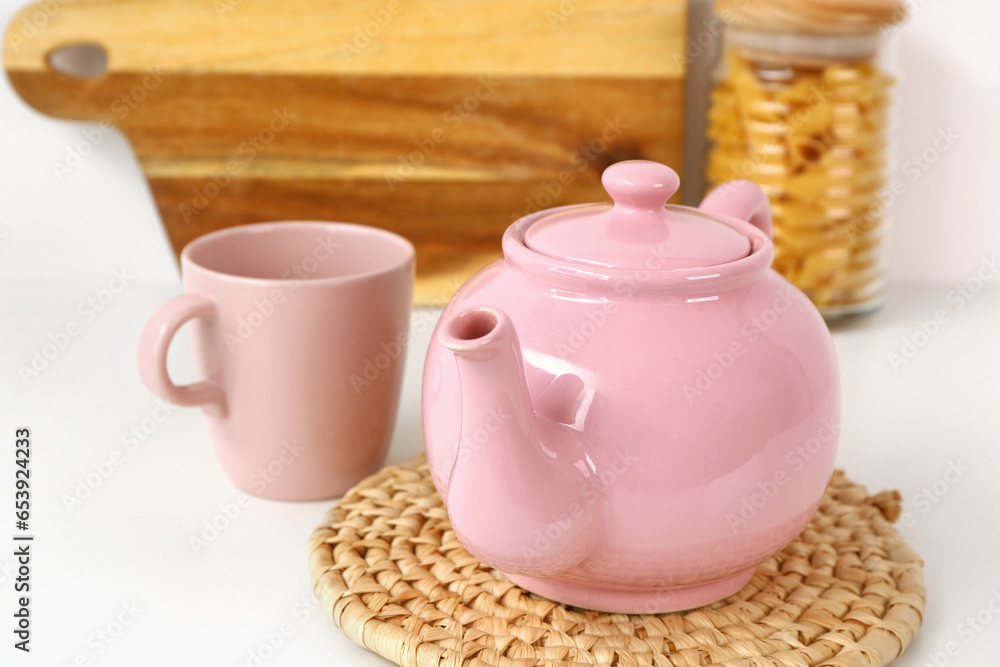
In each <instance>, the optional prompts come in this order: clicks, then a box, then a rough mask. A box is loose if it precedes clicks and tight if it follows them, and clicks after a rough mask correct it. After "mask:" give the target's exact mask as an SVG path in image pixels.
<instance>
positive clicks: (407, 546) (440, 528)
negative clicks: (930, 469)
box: [309, 456, 925, 667]
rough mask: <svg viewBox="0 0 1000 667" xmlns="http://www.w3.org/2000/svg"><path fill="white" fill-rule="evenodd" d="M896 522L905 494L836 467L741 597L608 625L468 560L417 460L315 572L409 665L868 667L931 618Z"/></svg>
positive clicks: (349, 513) (376, 643) (347, 610)
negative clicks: (800, 526)
mask: <svg viewBox="0 0 1000 667" xmlns="http://www.w3.org/2000/svg"><path fill="white" fill-rule="evenodd" d="M898 512H899V496H898V494H895V493H889V492H884V493H881V494H879V495H877V496H874V497H871V496H869V495H868V492H867V491H866V490H865V489H864V488H863V487H861V486H858V485H856V484H854V483H852V482H850V481H849V480H848V479H847V478H845V477H844V475H843V473H841V472H839V471H838V472H837V473H835V474H834V476H833V478H832V479H831V481H830V485H829V487H828V488H827V492H826V496H825V498H824V499H823V503H822V504H821V505H820V508H819V510H818V511H817V512H816V515H815V516H814V517H813V519H812V522H811V523H810V524H809V526H808V527H807V528H806V530H805V531H803V532H802V534H801V535H799V536H798V537H797V538H795V540H794V541H793V542H792V543H791V544H789V545H788V546H787V547H786V548H785V549H784V550H783V551H782V552H781V553H779V554H778V555H776V556H774V557H773V558H771V559H769V560H767V561H766V562H764V563H763V564H762V565H761V566H760V567H758V568H757V573H756V574H755V575H754V577H753V579H752V580H751V581H750V583H749V584H747V585H746V586H745V587H744V588H743V589H742V590H741V591H739V592H738V593H736V594H735V595H733V596H731V597H729V598H727V599H726V600H724V601H721V602H716V603H714V604H711V605H708V606H705V607H701V608H700V609H696V610H691V611H686V612H678V613H674V614H660V615H628V614H607V613H599V612H594V611H587V610H583V609H578V608H575V607H566V606H564V605H561V604H557V603H555V602H552V601H550V600H546V599H544V598H541V597H538V596H535V595H533V594H530V593H528V592H526V591H524V590H523V589H521V588H518V587H517V586H515V585H514V584H512V583H510V582H509V581H507V580H506V579H505V578H504V577H503V575H501V574H500V573H498V572H497V571H496V570H493V569H490V568H488V567H486V566H485V565H483V564H482V563H481V562H479V561H478V560H477V559H476V558H474V557H473V556H471V555H470V554H469V553H468V552H467V551H466V550H465V549H464V548H463V547H462V545H461V544H459V542H458V540H457V539H456V538H455V534H454V533H453V532H452V530H451V525H450V524H449V523H448V515H447V513H446V511H445V508H444V506H443V505H442V503H441V499H440V497H439V496H438V494H437V492H436V491H435V490H434V486H433V484H432V483H431V478H430V473H429V472H428V469H427V462H426V459H425V458H424V457H423V456H421V457H418V458H416V459H413V460H412V461H409V462H407V463H403V464H401V465H396V466H391V467H389V468H386V469H384V470H382V471H380V472H379V473H377V474H375V475H373V476H372V477H369V478H368V479H366V480H364V481H363V482H361V484H359V485H358V486H357V487H355V488H354V489H352V490H351V491H349V492H348V493H347V495H345V496H344V497H343V499H341V500H340V501H339V502H338V503H337V504H336V505H334V507H333V508H332V509H331V510H330V511H329V513H328V514H327V515H326V517H325V518H324V521H323V524H322V525H321V526H320V527H319V528H317V529H316V531H315V532H314V533H313V535H312V538H311V540H310V544H309V567H310V571H311V574H312V581H313V586H314V589H315V592H316V597H317V598H318V600H319V601H320V604H321V605H322V607H323V609H324V610H325V611H326V613H327V614H328V615H329V616H330V617H331V618H332V619H333V622H334V623H336V624H337V625H338V626H340V627H341V628H342V629H343V631H344V632H345V633H346V634H347V636H348V637H350V638H351V639H352V640H354V641H355V642H357V643H358V644H361V645H362V646H365V647H367V648H369V649H371V650H372V651H375V652H376V653H378V654H380V655H382V656H384V657H386V658H388V659H389V660H392V661H393V662H396V663H397V664H399V665H403V666H404V667H431V666H434V667H439V666H441V667H443V666H454V667H459V665H477V666H478V665H496V666H504V667H506V666H511V667H514V666H517V667H522V666H523V667H527V666H528V665H633V664H639V665H661V666H670V665H727V666H729V667H737V666H738V667H812V666H814V665H827V666H831V667H832V666H836V667H873V666H876V665H884V664H886V663H888V662H889V661H891V660H892V659H893V658H895V657H896V656H898V655H899V654H900V653H901V652H902V651H903V649H904V648H906V646H907V645H908V644H909V643H910V641H911V640H912V639H913V635H914V633H915V632H916V630H917V628H918V627H919V626H920V623H921V619H922V616H923V611H924V601H925V591H924V585H923V572H922V569H921V567H922V562H921V560H920V558H919V557H918V556H917V555H916V554H915V553H914V552H913V550H912V549H911V548H910V546H909V545H908V544H906V542H904V541H903V540H902V538H901V537H900V536H899V534H898V533H897V532H896V531H895V530H894V529H893V528H892V526H891V525H890V523H889V520H893V519H895V517H896V515H897V514H898ZM887 517H888V519H889V520H887Z"/></svg>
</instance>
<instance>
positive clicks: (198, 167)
mask: <svg viewBox="0 0 1000 667" xmlns="http://www.w3.org/2000/svg"><path fill="white" fill-rule="evenodd" d="M220 3H221V4H220ZM226 3H228V4H226ZM50 4H52V3H50ZM216 5H218V6H221V7H229V8H230V9H231V11H224V12H221V13H220V12H217V11H216V9H217V8H216V9H213V5H212V4H211V3H205V2H196V1H195V0H90V1H81V2H77V1H75V0H66V1H65V2H56V3H54V7H55V10H54V11H55V13H54V14H53V15H52V16H51V17H50V18H48V19H47V20H46V22H45V25H44V26H43V27H41V28H39V29H38V30H37V32H36V33H35V34H33V36H32V37H31V38H30V39H26V38H25V37H24V35H23V34H21V33H22V31H23V26H24V25H25V24H24V22H23V21H24V20H30V17H31V16H33V15H36V14H33V13H32V12H33V11H34V12H37V11H39V10H38V9H33V8H32V7H29V8H27V9H26V10H25V12H23V13H22V14H21V15H20V16H19V17H17V18H15V20H14V21H13V22H12V23H11V24H10V26H9V27H8V33H7V36H6V41H5V59H6V67H7V71H8V75H9V77H10V80H11V82H12V85H13V86H14V88H15V89H16V90H17V91H18V93H19V94H20V95H21V96H22V97H23V98H24V99H25V100H26V101H28V102H29V103H30V104H31V105H32V106H34V107H35V108H36V109H39V110H40V111H42V112H44V113H47V114H49V115H52V116H56V117H60V118H68V119H79V120H87V121H91V122H98V123H101V124H102V125H103V126H104V127H106V128H109V129H110V127H111V126H114V127H117V128H119V129H120V130H121V131H122V132H123V133H124V134H125V135H126V136H127V137H128V139H129V141H130V142H131V145H132V147H133V149H134V151H135V153H136V156H137V158H138V160H139V162H140V164H141V166H142V169H143V171H144V172H145V174H146V176H147V177H148V179H149V182H150V185H151V188H152V191H153V194H154V196H155V198H156V203H157V206H158V208H159V211H160V213H161V216H162V217H163V220H164V224H165V225H166V228H167V230H168V233H169V236H170V238H171V241H172V243H173V245H174V248H175V249H176V250H177V251H179V250H180V248H181V247H183V245H184V244H186V243H187V242H188V241H190V240H191V239H193V238H195V237H197V236H198V235H200V234H203V233H205V232H208V231H211V230H213V229H218V228H221V227H226V226H230V225H234V224H241V223H246V222H254V221H261V220H276V219H277V220H282V219H286V220H287V219H320V220H349V221H354V222H361V223H366V224H371V225H375V226H379V227H384V228H387V229H391V230H393V231H396V232H399V233H402V234H404V235H406V236H407V237H408V238H410V239H411V240H413V241H414V243H415V244H416V245H417V248H418V295H417V299H418V302H422V303H429V302H434V301H435V300H439V298H440V297H439V296H438V294H439V293H440V292H441V286H442V285H445V284H452V285H455V286H457V285H458V284H460V283H461V281H462V280H464V278H465V277H467V276H468V275H469V274H470V273H471V272H472V271H473V270H475V269H476V268H478V267H479V266H481V265H482V263H484V262H485V261H488V260H489V259H490V258H491V257H493V256H495V255H498V254H499V240H500V235H501V234H502V232H503V230H504V229H505V228H506V226H507V225H508V224H510V222H512V221H513V220H514V219H516V218H517V217H520V216H521V215H523V214H525V213H527V212H531V211H533V210H536V209H538V208H547V207H550V206H556V205H562V204H569V203H579V202H585V201H595V200H602V199H605V198H606V196H605V195H604V192H603V189H602V188H601V187H600V173H601V172H602V171H603V169H604V168H605V167H606V166H607V165H609V164H611V163H613V162H616V161H618V160H622V159H630V158H647V159H654V160H658V161H661V162H667V163H669V164H671V165H673V166H675V167H676V168H679V167H680V165H681V158H682V155H681V144H682V130H683V123H682V109H683V61H682V59H681V58H678V57H676V54H679V53H680V52H681V48H682V40H683V34H684V3H683V2H682V1H681V0H668V1H666V2H649V1H644V2H639V1H637V0H623V1H620V2H614V3H612V2H604V1H603V0H588V1H587V2H586V3H583V4H579V3H574V2H573V1H572V0H565V1H564V2H561V3H560V2H540V1H538V0H531V1H528V0H515V1H511V2H506V3H484V2H479V1H478V0H410V1H409V2H405V3H404V2H403V0H399V4H398V5H397V4H393V5H391V6H390V3H389V2H371V1H368V0H365V1H362V2H357V1H354V2H346V0H345V1H341V2H325V3H320V2H318V1H317V0H312V1H306V0H294V1H292V2H286V3H278V2H275V1H268V2H265V1H263V0H243V1H242V2H239V3H238V4H237V0H219V1H218V2H217V3H216ZM35 7H37V6H35ZM393 7H396V8H401V9H399V11H396V12H392V11H391V10H392V8H393ZM206 12H208V14H206ZM379 12H382V13H381V14H380V13H379ZM386 12H388V14H386ZM386 16H389V20H388V22H385V25H384V26H380V27H379V29H378V35H377V36H376V37H375V38H372V39H371V41H370V43H369V44H367V46H366V47H365V48H364V49H362V50H361V52H360V53H359V54H350V57H347V56H345V54H344V52H343V49H341V48H340V47H341V46H342V45H343V44H353V43H354V42H353V41H352V40H355V39H356V37H357V35H358V34H359V32H358V26H361V27H360V30H361V31H362V34H363V32H364V31H365V30H368V31H369V32H374V29H373V28H372V25H379V23H378V22H377V21H376V23H375V24H371V25H368V26H367V28H366V27H365V26H366V22H370V21H375V19H377V18H380V17H381V18H382V19H385V17H386ZM22 17H28V19H24V18H22ZM366 17H367V18H366ZM137 26H145V28H143V27H138V28H137ZM88 41H90V42H94V43H98V44H101V45H102V46H103V47H104V48H105V49H106V50H107V52H108V71H107V72H106V73H105V74H104V75H103V76H100V77H97V78H93V79H78V78H74V77H70V76H66V75H63V74H60V73H59V72H56V71H54V70H52V69H51V68H50V67H48V65H47V64H46V54H47V53H48V52H49V51H50V50H51V49H52V48H54V47H56V46H58V45H60V44H67V43H79V42H88Z"/></svg>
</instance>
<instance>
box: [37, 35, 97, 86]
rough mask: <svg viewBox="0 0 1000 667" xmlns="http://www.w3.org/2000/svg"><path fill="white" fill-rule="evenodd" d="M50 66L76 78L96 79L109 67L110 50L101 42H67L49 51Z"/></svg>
mask: <svg viewBox="0 0 1000 667" xmlns="http://www.w3.org/2000/svg"><path fill="white" fill-rule="evenodd" d="M46 60H47V61H48V63H49V67H51V68H52V69H54V70H55V71H57V72H59V73H60V74H65V75H66V76H71V77H73V78H75V79H96V78H97V77H99V76H102V75H103V74H104V73H105V72H106V71H107V69H108V52H107V51H105V50H104V47H103V46H101V45H100V44H94V43H93V42H81V43H78V44H66V45H64V46H58V47H56V48H54V49H52V50H51V51H49V54H48V57H47V58H46Z"/></svg>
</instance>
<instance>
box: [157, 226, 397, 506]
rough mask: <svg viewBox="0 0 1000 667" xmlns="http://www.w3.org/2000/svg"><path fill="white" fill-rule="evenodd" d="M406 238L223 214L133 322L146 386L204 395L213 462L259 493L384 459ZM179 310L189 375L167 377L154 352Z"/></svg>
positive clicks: (295, 489) (324, 479)
mask: <svg viewBox="0 0 1000 667" xmlns="http://www.w3.org/2000/svg"><path fill="white" fill-rule="evenodd" d="M413 257H414V253H413V247H412V246H411V245H410V244H409V242H407V241H406V240H405V239H403V238H401V237H399V236H397V235H395V234H392V233H390V232H386V231H383V230H379V229H374V228H370V227H364V226H360V225H349V224H342V223H325V222H280V223H266V224H256V225H247V226H243V227H234V228H230V229H226V230H222V231H219V232H214V233H212V234H208V235H206V236H203V237H201V238H199V239H197V240H195V241H193V242H192V243H190V244H189V245H188V246H187V247H186V248H185V249H184V251H183V253H182V254H181V270H182V273H183V276H184V288H185V292H186V293H185V294H183V295H181V296H178V297H176V298H174V299H172V300H171V301H168V302H167V303H165V304H164V305H163V306H161V307H160V308H159V309H158V310H157V311H156V312H155V313H154V314H153V315H152V316H151V317H150V319H149V321H148V322H147V323H146V326H145V328H144V329H143V331H142V334H141V337H140V342H139V351H138V362H139V371H140V374H141V376H142V379H143V381H144V382H145V384H146V386H147V387H149V389H150V391H152V392H153V393H154V394H156V395H158V396H160V397H162V398H164V399H166V400H168V401H172V402H174V403H177V404H179V405H199V406H202V408H203V410H204V412H205V414H206V416H207V417H208V425H209V432H210V435H211V439H212V443H213V445H214V447H215V450H216V453H217V454H218V457H219V460H220V461H221V463H222V467H223V469H224V470H225V472H226V474H227V476H228V477H229V479H230V480H231V481H232V482H233V484H235V485H236V486H237V487H238V488H240V489H242V490H244V491H247V492H248V493H252V494H254V495H258V496H262V497H265V498H273V499H279V500H314V499H321V498H332V497H335V496H339V495H341V494H343V492H344V491H346V490H347V489H348V488H349V487H350V486H352V485H354V484H355V483H356V482H358V481H359V480H360V479H362V478H363V477H365V476H367V475H369V474H371V473H373V472H375V471H376V470H377V469H378V468H379V467H380V466H381V465H382V463H383V461H384V460H385V455H386V452H387V450H388V446H389V441H390V439H391V436H392V431H393V427H394V424H395V418H396V410H397V406H398V402H399V393H400V388H401V379H402V372H403V362H404V356H405V351H406V336H407V332H408V330H409V317H410V303H411V298H412V283H413ZM187 321H190V327H191V334H192V336H193V341H194V355H195V362H196V365H197V372H198V376H199V377H201V378H204V379H203V380H201V381H200V382H197V383H195V384H194V385H189V386H180V387H179V386H176V385H174V383H173V382H171V380H170V378H169V377H168V375H167V368H166V355H167V348H168V347H169V345H170V341H171V340H172V338H173V336H174V334H175V333H176V332H177V330H178V329H179V328H180V326H181V325H182V324H183V323H185V322H187Z"/></svg>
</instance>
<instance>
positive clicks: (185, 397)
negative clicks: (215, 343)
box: [138, 294, 226, 417]
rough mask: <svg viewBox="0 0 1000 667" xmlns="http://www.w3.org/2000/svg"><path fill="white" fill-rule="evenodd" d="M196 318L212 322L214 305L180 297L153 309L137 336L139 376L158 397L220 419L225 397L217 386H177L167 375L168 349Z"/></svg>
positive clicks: (205, 383)
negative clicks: (197, 409)
mask: <svg viewBox="0 0 1000 667" xmlns="http://www.w3.org/2000/svg"><path fill="white" fill-rule="evenodd" d="M196 317H203V318H205V319H215V317H216V311H215V303H214V302H213V301H212V300H211V299H209V298H208V297H206V296H203V295H201V294H182V295H180V296H176V297H174V298H173V299H171V300H170V301H167V302H166V303H164V304H163V305H162V306H160V307H159V308H157V309H156V311H154V312H153V314H152V315H151V316H150V318H149V319H148V320H147V321H146V324H145V326H144V327H143V328H142V333H141V334H139V352H138V362H139V376H140V377H141V378H142V382H143V384H145V385H146V388H147V389H149V390H150V391H151V392H153V394H155V395H156V396H159V397H160V398H162V399H164V400H166V401H169V402H171V403H174V404H175V405H183V406H201V408H202V409H203V410H204V411H205V412H206V413H207V414H209V415H211V416H213V417H222V416H223V415H224V414H225V410H226V395H225V393H223V391H222V387H220V386H219V385H218V384H217V383H215V382H212V381H211V380H203V381H201V382H196V383H194V384H188V385H183V386H177V385H175V384H174V383H173V382H172V381H171V380H170V375H169V373H168V372H167V350H168V349H170V343H171V341H173V339H174V335H175V334H176V333H177V331H178V329H180V328H181V326H183V325H184V323H185V322H187V321H188V320H193V319H194V318H196Z"/></svg>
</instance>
